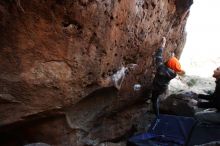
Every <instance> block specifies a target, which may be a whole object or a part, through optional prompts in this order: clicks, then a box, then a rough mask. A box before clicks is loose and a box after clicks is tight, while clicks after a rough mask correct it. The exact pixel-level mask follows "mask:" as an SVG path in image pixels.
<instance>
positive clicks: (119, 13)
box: [0, 0, 191, 145]
mask: <svg viewBox="0 0 220 146" xmlns="http://www.w3.org/2000/svg"><path fill="white" fill-rule="evenodd" d="M190 2H191V1H190V0H187V1H185V0H163V1H161V0H129V1H128V0H105V1H103V0H74V1H71V0H49V1H45V0H31V1H30V0H2V1H0V16H1V17H0V32H1V35H0V126H1V127H2V128H0V129H3V130H2V131H4V129H5V126H11V125H22V126H24V125H25V124H24V123H29V122H33V121H35V120H37V119H38V120H39V119H42V118H46V117H50V116H55V117H56V116H58V115H65V114H66V113H67V119H71V118H72V119H78V122H81V121H85V122H83V123H84V124H82V127H81V126H80V125H79V124H78V123H77V122H76V121H75V120H73V121H75V123H74V122H73V123H70V122H69V124H70V127H71V128H72V130H73V131H74V130H76V129H77V130H79V131H80V130H82V131H84V130H86V131H87V132H91V131H90V130H91V129H93V128H94V127H93V126H96V125H95V122H94V121H96V119H99V120H100V122H101V124H103V127H106V126H107V125H108V124H109V123H110V124H111V120H106V119H105V117H108V116H106V115H109V113H111V112H119V111H123V109H126V108H128V107H129V106H131V105H134V103H136V101H138V100H139V99H140V95H141V93H134V92H133V90H132V87H133V84H134V83H137V82H141V83H142V84H143V85H144V87H145V89H148V88H150V86H151V81H152V77H153V70H154V67H153V65H152V62H153V60H152V54H153V53H154V51H155V50H156V49H157V48H158V47H159V42H160V40H161V37H162V36H166V37H167V40H168V44H167V49H166V51H165V53H164V56H165V58H166V57H167V54H168V52H169V51H175V52H176V54H177V55H180V54H181V51H182V49H183V45H184V41H185V32H184V27H185V23H186V18H187V15H186V14H187V13H186V12H187V9H188V8H189V6H190ZM129 63H137V64H138V65H139V66H138V68H137V69H136V70H135V71H133V72H131V73H130V74H129V75H128V76H127V77H126V79H125V81H124V82H123V84H122V89H121V90H120V92H116V93H115V89H113V88H110V90H111V91H110V92H113V93H114V94H113V95H114V96H111V98H109V96H104V94H103V95H102V96H99V97H96V94H98V95H99V94H100V92H103V93H105V89H102V88H103V87H102V85H100V81H102V80H103V79H105V78H106V77H108V76H111V75H112V74H113V73H114V72H115V70H118V69H119V67H120V66H121V65H122V64H124V65H126V64H129ZM146 69H147V70H146ZM145 71H146V72H145ZM144 72H145V75H144ZM96 90H99V91H98V93H96ZM106 95H107V94H106ZM91 97H94V99H95V100H93V99H91ZM103 98H107V99H103ZM96 100H97V101H96ZM84 102H85V103H84ZM95 103H97V104H95ZM87 106H88V108H87ZM94 106H97V107H95V108H94ZM88 109H89V110H90V111H89V110H88ZM77 110H80V111H81V110H82V111H81V112H82V116H80V114H79V113H78V114H76V117H74V115H75V114H73V113H77ZM136 110H138V109H136ZM66 111H67V112H66ZM71 111H72V112H73V113H71ZM132 113H133V114H136V115H138V112H137V113H136V112H132ZM87 114H89V118H88V119H87V116H86V115H87ZM68 115H71V118H68ZM110 115H111V114H110ZM120 116H122V117H123V114H122V115H120ZM120 116H119V117H118V118H119V121H120ZM122 119H123V118H122ZM63 120H65V119H63ZM55 121H56V120H55ZM69 121H70V120H69ZM113 121H114V120H113ZM113 121H112V122H113ZM114 122H115V121H114ZM114 122H113V123H114ZM119 123H120V124H121V126H122V130H121V131H120V130H119V135H122V134H123V132H122V131H124V132H126V131H127V129H129V128H130V127H131V125H132V124H131V119H129V118H128V119H127V124H128V125H124V124H125V123H124V122H119ZM42 124H43V123H42ZM48 124H49V123H48ZM120 124H119V125H120ZM124 126H125V129H126V130H124V129H123V128H124ZM126 126H127V128H126ZM61 127H62V126H61ZM70 127H69V128H70ZM39 128H41V129H42V131H43V130H44V128H43V127H39ZM71 128H70V129H71ZM78 128H79V129H78ZM106 128H108V127H106ZM58 129H59V128H58ZM70 129H69V130H70ZM113 129H115V130H117V128H116V127H115V128H113ZM113 129H112V130H113ZM58 131H59V130H58ZM84 132H85V131H84ZM98 132H99V131H98ZM114 132H115V131H114ZM33 133H34V132H33ZM87 134H88V133H87ZM117 134H118V133H116V134H115V135H116V137H117ZM64 135H65V134H64ZM73 135H74V134H73ZM76 135H80V136H81V137H83V136H84V134H76V133H75V137H77V136H76ZM44 136H45V138H44V139H45V141H42V142H45V143H48V144H51V143H50V140H51V139H50V137H49V136H47V135H44ZM91 136H93V135H91ZM91 136H90V137H91ZM33 137H34V136H33ZM73 137H74V136H73ZM114 138H115V137H114V136H111V134H110V136H109V137H108V136H107V137H104V138H100V139H101V140H108V139H110V140H111V139H114ZM37 139H40V138H39V137H38V136H36V139H35V140H36V141H35V142H38V141H37ZM78 139H79V138H78ZM81 139H83V138H81ZM95 139H96V138H95ZM39 141H40V140H39ZM48 141H49V142H48ZM31 142H32V141H30V142H29V143H31ZM58 143H59V142H57V144H58ZM60 145H62V144H60ZM63 145H64V144H63ZM67 145H68V144H67ZM76 145H79V144H76Z"/></svg>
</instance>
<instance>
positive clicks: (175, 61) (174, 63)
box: [166, 56, 185, 75]
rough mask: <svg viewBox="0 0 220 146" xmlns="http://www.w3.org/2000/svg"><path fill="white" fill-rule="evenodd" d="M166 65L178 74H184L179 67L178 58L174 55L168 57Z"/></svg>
mask: <svg viewBox="0 0 220 146" xmlns="http://www.w3.org/2000/svg"><path fill="white" fill-rule="evenodd" d="M166 65H167V67H169V68H170V69H172V70H173V71H175V72H176V73H177V74H178V75H184V74H185V71H184V70H182V68H181V64H180V62H179V60H178V59H177V58H176V57H175V56H172V57H170V58H169V60H168V61H167V62H166Z"/></svg>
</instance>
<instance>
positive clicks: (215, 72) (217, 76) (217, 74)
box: [213, 67, 220, 80]
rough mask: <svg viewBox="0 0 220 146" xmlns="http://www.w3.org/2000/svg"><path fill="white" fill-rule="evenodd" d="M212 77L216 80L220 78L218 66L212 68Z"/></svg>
mask: <svg viewBox="0 0 220 146" xmlns="http://www.w3.org/2000/svg"><path fill="white" fill-rule="evenodd" d="M213 77H214V78H216V79H217V80H218V79H220V67H218V68H216V69H215V70H214V73H213Z"/></svg>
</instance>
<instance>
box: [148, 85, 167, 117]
mask: <svg viewBox="0 0 220 146" xmlns="http://www.w3.org/2000/svg"><path fill="white" fill-rule="evenodd" d="M165 91H166V89H162V90H153V91H152V97H151V101H152V107H153V110H154V113H155V115H156V116H158V115H159V114H160V112H159V108H160V107H159V106H160V105H159V104H160V98H159V97H160V95H161V94H163V93H164V92H165Z"/></svg>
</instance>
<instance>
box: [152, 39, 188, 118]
mask: <svg viewBox="0 0 220 146" xmlns="http://www.w3.org/2000/svg"><path fill="white" fill-rule="evenodd" d="M165 45H166V38H165V37H163V40H162V45H161V47H160V48H159V49H158V50H157V51H156V54H155V64H156V74H155V77H154V80H153V90H152V97H151V101H152V103H153V104H152V106H153V110H154V112H155V114H156V115H157V116H158V115H159V97H160V95H161V94H163V93H164V92H165V91H166V90H167V88H168V85H169V82H170V80H172V79H173V78H175V77H176V75H177V74H179V75H184V74H185V71H184V70H182V69H181V65H180V62H179V60H178V59H177V58H176V57H175V56H174V55H172V56H171V57H170V58H169V60H168V61H167V62H164V60H163V50H164V47H165Z"/></svg>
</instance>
